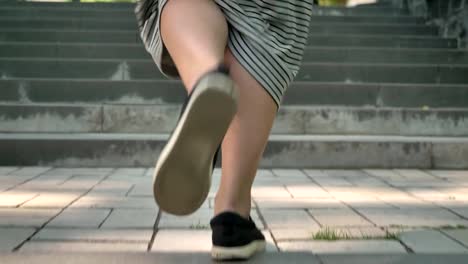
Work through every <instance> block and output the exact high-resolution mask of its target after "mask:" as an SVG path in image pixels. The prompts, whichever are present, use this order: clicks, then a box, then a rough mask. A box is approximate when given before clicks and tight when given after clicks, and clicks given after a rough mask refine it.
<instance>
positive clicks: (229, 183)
mask: <svg viewBox="0 0 468 264" xmlns="http://www.w3.org/2000/svg"><path fill="white" fill-rule="evenodd" d="M161 34H162V38H163V41H164V44H165V46H166V48H167V49H168V51H169V53H170V54H171V57H172V59H173V61H174V62H175V64H176V65H177V69H178V71H179V73H180V75H181V79H182V81H183V82H184V85H185V87H186V89H187V91H188V92H190V90H191V89H192V88H193V85H194V84H195V82H196V81H197V80H198V78H199V77H200V76H201V75H202V74H203V73H205V72H207V71H209V70H211V69H213V68H215V67H216V66H217V65H219V64H220V63H223V62H225V63H226V64H227V65H228V67H229V68H230V75H231V77H232V78H233V80H234V82H235V83H236V85H237V88H238V91H239V95H240V97H239V102H238V112H237V114H236V115H235V117H234V119H233V121H232V123H231V125H230V127H229V129H228V132H227V133H226V135H225V138H224V141H223V147H222V152H223V153H222V159H223V160H222V166H223V168H222V180H221V184H220V188H219V191H218V193H217V195H216V199H215V214H218V213H220V212H223V211H234V212H237V213H240V214H241V215H243V216H248V215H249V214H250V200H251V195H250V192H251V187H252V183H253V180H254V177H255V174H256V171H257V167H258V163H259V160H260V158H261V156H262V153H263V150H264V148H265V145H266V143H267V141H268V135H269V133H270V130H271V127H272V124H273V120H274V118H275V115H276V109H277V106H276V104H275V103H274V101H273V99H272V98H271V97H270V95H269V94H268V93H267V92H266V91H265V89H264V88H262V87H261V85H260V84H259V83H258V82H257V81H255V79H254V78H253V77H252V76H251V75H250V74H249V73H248V72H247V71H245V69H244V68H243V67H242V66H241V65H240V64H239V63H238V62H237V61H236V60H235V58H234V57H233V56H232V54H231V52H230V51H229V49H226V45H227V34H228V27H227V22H226V19H225V17H224V15H223V13H222V12H221V10H220V9H219V7H218V6H217V5H216V4H215V3H214V2H213V1H212V0H198V1H194V0H170V1H169V2H168V3H167V4H166V6H165V7H164V11H163V12H162V17H161Z"/></svg>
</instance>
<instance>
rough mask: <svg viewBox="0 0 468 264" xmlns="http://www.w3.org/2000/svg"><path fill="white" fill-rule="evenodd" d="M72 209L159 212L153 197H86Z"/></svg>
mask: <svg viewBox="0 0 468 264" xmlns="http://www.w3.org/2000/svg"><path fill="white" fill-rule="evenodd" d="M70 207H71V208H109V209H114V208H128V209H129V208H132V209H139V208H141V209H153V210H157V208H158V207H157V205H156V202H155V201H154V198H152V197H128V196H124V197H114V196H95V195H86V196H83V197H82V198H80V199H79V200H77V201H76V202H74V203H73V204H72V205H71V206H70Z"/></svg>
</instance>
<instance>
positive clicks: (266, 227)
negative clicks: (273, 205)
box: [252, 199, 281, 252]
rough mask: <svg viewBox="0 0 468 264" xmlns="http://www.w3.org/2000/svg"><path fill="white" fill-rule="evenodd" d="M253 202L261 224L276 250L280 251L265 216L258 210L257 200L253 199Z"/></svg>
mask: <svg viewBox="0 0 468 264" xmlns="http://www.w3.org/2000/svg"><path fill="white" fill-rule="evenodd" d="M252 201H253V203H254V205H255V211H256V212H257V215H258V218H259V219H260V221H261V222H262V224H263V226H264V227H265V229H266V230H267V231H268V233H269V234H270V237H271V239H272V240H273V243H274V244H275V247H276V250H277V251H278V252H281V249H280V247H279V246H278V241H277V240H276V238H275V236H273V232H271V229H270V228H269V227H268V224H267V222H266V220H265V218H264V217H263V215H262V213H261V212H260V207H258V204H257V201H255V200H253V199H252Z"/></svg>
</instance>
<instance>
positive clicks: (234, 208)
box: [214, 196, 251, 218]
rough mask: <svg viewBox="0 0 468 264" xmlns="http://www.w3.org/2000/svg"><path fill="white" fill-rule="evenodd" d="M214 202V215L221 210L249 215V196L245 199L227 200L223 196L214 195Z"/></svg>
mask: <svg viewBox="0 0 468 264" xmlns="http://www.w3.org/2000/svg"><path fill="white" fill-rule="evenodd" d="M214 202H215V204H214V214H215V215H218V214H220V213H223V212H234V213H237V214H239V215H241V216H243V217H245V218H248V217H249V216H250V210H251V201H250V198H249V199H248V200H246V201H227V199H225V198H223V197H220V196H216V197H215V199H214Z"/></svg>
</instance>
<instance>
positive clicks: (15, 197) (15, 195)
mask: <svg viewBox="0 0 468 264" xmlns="http://www.w3.org/2000/svg"><path fill="white" fill-rule="evenodd" d="M0 184H1V182H0ZM36 196H38V194H37V193H31V192H5V193H0V207H17V206H20V205H21V204H23V203H25V202H27V201H30V200H31V199H33V198H35V197H36Z"/></svg>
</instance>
